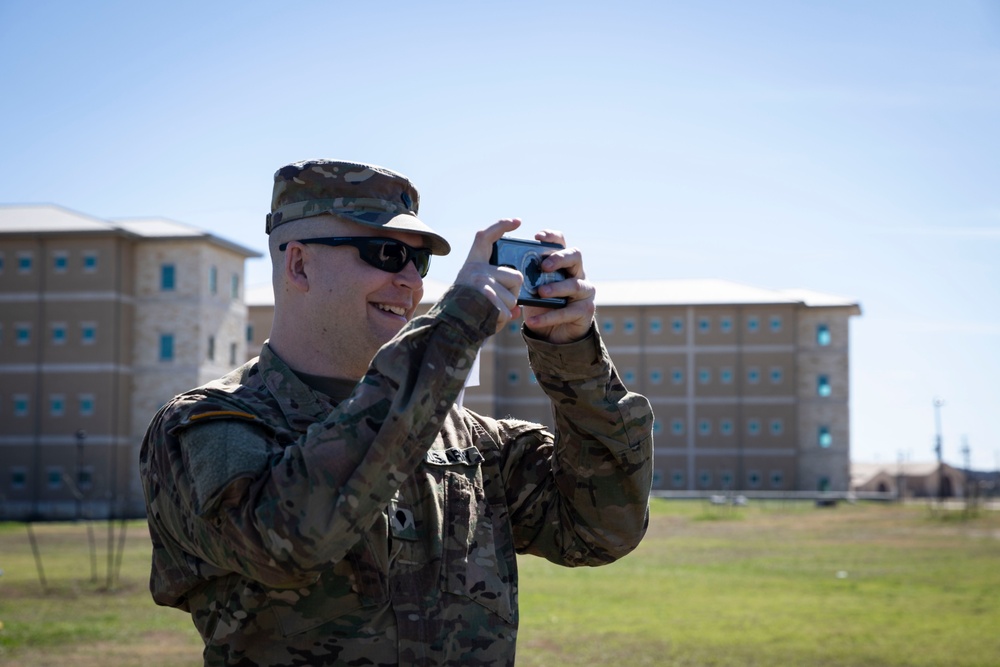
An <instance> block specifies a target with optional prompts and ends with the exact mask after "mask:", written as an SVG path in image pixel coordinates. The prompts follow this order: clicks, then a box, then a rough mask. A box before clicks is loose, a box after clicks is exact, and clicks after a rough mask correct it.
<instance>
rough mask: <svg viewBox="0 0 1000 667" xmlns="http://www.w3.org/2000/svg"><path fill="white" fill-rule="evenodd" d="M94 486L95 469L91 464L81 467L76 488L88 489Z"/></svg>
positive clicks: (77, 474) (77, 475)
mask: <svg viewBox="0 0 1000 667" xmlns="http://www.w3.org/2000/svg"><path fill="white" fill-rule="evenodd" d="M93 486H94V469H93V468H92V467H90V466H87V467H86V468H81V469H80V470H78V471H77V473H76V488H77V489H79V490H80V491H86V490H88V489H91V488H93Z"/></svg>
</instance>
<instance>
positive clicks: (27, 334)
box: [14, 322, 31, 345]
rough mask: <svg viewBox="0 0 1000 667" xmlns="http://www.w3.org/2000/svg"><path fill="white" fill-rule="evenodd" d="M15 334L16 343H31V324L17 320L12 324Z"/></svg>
mask: <svg viewBox="0 0 1000 667" xmlns="http://www.w3.org/2000/svg"><path fill="white" fill-rule="evenodd" d="M14 331H15V332H16V333H15V336H16V337H17V344H18V345H28V344H29V343H31V325H30V324H27V323H25V322H18V323H17V324H15V325H14Z"/></svg>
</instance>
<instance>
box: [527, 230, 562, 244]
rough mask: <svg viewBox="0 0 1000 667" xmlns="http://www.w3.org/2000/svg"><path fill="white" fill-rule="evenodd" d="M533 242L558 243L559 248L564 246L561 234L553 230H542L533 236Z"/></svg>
mask: <svg viewBox="0 0 1000 667" xmlns="http://www.w3.org/2000/svg"><path fill="white" fill-rule="evenodd" d="M535 240H536V241H544V242H546V243H558V244H559V245H561V246H565V245H566V237H565V236H564V235H563V233H562V232H560V231H557V230H555V229H543V230H542V231H540V232H538V233H537V234H535Z"/></svg>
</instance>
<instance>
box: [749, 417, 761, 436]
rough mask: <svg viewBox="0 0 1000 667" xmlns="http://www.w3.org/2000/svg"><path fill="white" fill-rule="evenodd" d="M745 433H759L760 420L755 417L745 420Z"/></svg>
mask: <svg viewBox="0 0 1000 667" xmlns="http://www.w3.org/2000/svg"><path fill="white" fill-rule="evenodd" d="M747 433H749V434H750V435H760V420H759V419H757V418H756V417H753V418H751V419H748V420H747Z"/></svg>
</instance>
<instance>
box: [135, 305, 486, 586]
mask: <svg viewBox="0 0 1000 667" xmlns="http://www.w3.org/2000/svg"><path fill="white" fill-rule="evenodd" d="M496 318H497V312H496V309H495V308H494V307H493V306H492V304H490V302H489V301H488V300H487V299H486V298H485V297H483V296H482V295H480V294H479V293H478V292H476V291H474V290H471V289H469V288H464V287H453V288H452V289H451V290H450V291H449V292H448V293H447V294H446V295H445V296H444V297H443V298H442V300H441V301H440V302H439V303H438V304H437V305H436V306H435V307H434V308H432V309H431V311H430V312H429V313H428V314H427V315H424V316H422V317H418V318H415V319H414V320H412V321H411V322H409V323H408V324H407V325H406V326H405V327H404V328H403V330H402V331H401V332H400V333H399V334H398V335H397V336H396V337H395V338H394V339H393V340H392V341H391V342H390V343H388V344H387V345H385V346H384V347H383V348H382V349H381V350H380V351H379V352H378V353H377V354H376V356H375V358H374V360H373V361H372V364H371V366H370V368H369V370H368V373H367V374H366V375H365V377H364V378H363V379H362V381H361V382H360V383H359V384H358V386H357V387H356V388H355V390H354V392H353V393H352V395H351V396H350V397H349V398H348V399H347V400H345V401H343V402H342V403H341V404H340V405H338V406H337V407H336V408H335V409H334V410H333V411H332V412H331V413H330V414H329V416H328V417H327V418H326V419H325V420H324V421H322V422H320V423H316V424H313V425H311V426H309V428H308V431H307V432H306V434H305V435H304V436H302V437H301V438H299V439H298V441H296V442H290V443H288V444H287V445H286V446H284V447H283V448H282V449H278V450H277V451H280V452H281V453H280V454H273V453H272V454H265V452H275V451H276V448H274V447H272V446H270V445H271V442H272V441H271V440H270V439H272V438H273V437H274V432H273V431H272V430H271V429H269V428H267V427H266V425H264V424H260V423H259V422H255V421H254V420H253V419H252V418H250V419H209V420H205V422H204V423H196V424H193V425H192V424H190V423H186V424H185V425H184V426H183V427H175V428H171V427H170V423H169V419H170V418H169V410H168V411H165V412H162V413H161V414H160V415H158V417H157V418H155V419H154V422H153V423H152V425H151V427H150V430H149V432H148V433H147V443H145V444H144V447H143V449H144V454H143V456H144V457H148V458H149V459H150V460H148V461H146V462H145V463H144V465H145V466H146V467H147V468H148V469H149V470H150V475H149V477H150V479H149V480H147V481H146V483H147V484H148V485H149V486H150V491H149V492H148V495H149V497H150V498H149V500H148V502H149V504H150V511H151V513H155V517H154V519H155V522H156V524H157V526H158V527H161V528H163V529H164V530H165V531H166V532H167V533H168V534H169V535H170V536H171V537H172V538H173V541H174V542H175V543H177V544H179V545H181V547H182V549H183V550H184V551H185V552H187V553H190V554H192V555H194V556H196V557H197V558H198V559H201V560H202V561H204V564H203V565H201V566H200V567H202V568H203V569H204V570H206V571H205V572H204V574H209V575H210V574H211V572H212V571H216V570H219V571H232V572H239V573H241V574H243V575H244V576H247V577H249V578H251V579H254V580H257V581H261V582H262V583H265V584H267V585H270V586H275V587H287V586H297V585H301V584H302V583H304V582H308V581H311V580H313V579H315V577H316V576H318V572H319V571H320V570H322V568H323V567H324V566H326V565H328V564H329V563H330V562H334V561H338V560H340V559H342V558H343V557H344V556H345V555H346V554H347V552H348V551H349V550H350V549H351V548H352V547H353V546H354V545H355V544H356V543H357V542H358V541H359V540H360V539H361V537H362V536H363V535H364V534H365V533H366V532H367V531H368V530H369V529H370V527H371V525H372V524H373V523H374V521H375V519H376V518H377V517H378V516H379V515H380V514H381V512H382V510H383V509H384V508H385V507H386V505H387V504H388V501H389V500H390V498H391V497H392V496H393V494H394V493H395V491H396V489H397V488H398V487H399V485H400V484H401V483H402V482H403V481H404V480H405V479H406V478H407V477H408V476H409V475H410V474H411V473H412V472H413V471H414V470H415V469H416V467H417V466H418V465H419V463H420V461H421V460H422V459H423V457H424V455H425V453H426V451H427V449H428V448H429V446H430V445H431V443H432V442H433V440H434V438H435V436H436V435H437V432H438V431H439V430H440V428H441V424H442V422H443V420H444V418H445V416H446V414H447V412H448V410H449V409H450V408H451V406H452V404H453V403H454V401H455V399H456V397H457V395H458V393H459V391H460V390H461V389H462V387H463V385H464V383H465V379H466V376H467V374H468V372H469V369H470V367H471V365H472V362H473V359H474V357H475V354H476V351H477V350H478V349H479V346H480V345H481V343H482V341H483V340H484V339H485V338H486V337H487V336H488V335H490V334H492V333H493V331H494V329H495V328H496ZM220 412H222V411H220ZM247 417H249V415H247ZM206 447H207V449H206ZM195 452H199V453H198V454H196V453H195ZM223 452H228V454H227V456H228V459H227V460H226V461H225V464H224V465H222V464H219V465H215V466H211V465H205V462H206V461H207V460H212V459H213V457H215V456H222V455H223ZM158 456H159V457H161V458H164V459H170V460H161V461H159V462H157V461H154V460H153V459H155V458H156V457H158ZM262 457H263V458H262ZM268 457H270V458H268ZM206 471H207V472H206ZM163 477H168V478H169V479H168V480H167V481H166V483H163V481H164V480H163ZM177 560H178V558H174V559H173V561H174V562H176V561H177Z"/></svg>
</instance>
